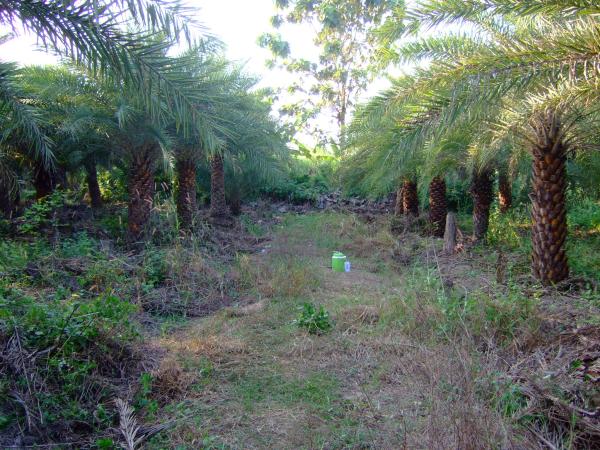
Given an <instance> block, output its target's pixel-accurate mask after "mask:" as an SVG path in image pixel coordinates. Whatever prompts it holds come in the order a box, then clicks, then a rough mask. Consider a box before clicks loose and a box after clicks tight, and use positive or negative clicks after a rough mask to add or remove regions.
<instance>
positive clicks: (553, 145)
mask: <svg viewBox="0 0 600 450" xmlns="http://www.w3.org/2000/svg"><path fill="white" fill-rule="evenodd" d="M530 127H531V130H532V133H533V136H534V141H533V142H532V145H531V153H532V155H533V174H532V178H533V181H532V183H533V189H532V193H531V201H532V208H531V214H532V218H533V221H532V222H533V227H532V246H533V258H532V259H533V274H534V275H535V276H536V277H537V278H538V279H540V281H542V283H557V282H559V281H562V280H564V279H565V278H567V277H568V276H569V266H568V263H567V255H566V250H565V240H566V237H567V208H566V205H565V191H566V187H567V177H566V162H567V144H566V142H565V138H564V133H565V129H564V128H565V127H564V125H563V123H562V118H561V117H560V114H558V113H557V112H556V111H555V110H553V109H547V110H546V111H543V112H540V113H539V114H537V115H536V116H534V117H533V118H532V119H531V121H530Z"/></svg>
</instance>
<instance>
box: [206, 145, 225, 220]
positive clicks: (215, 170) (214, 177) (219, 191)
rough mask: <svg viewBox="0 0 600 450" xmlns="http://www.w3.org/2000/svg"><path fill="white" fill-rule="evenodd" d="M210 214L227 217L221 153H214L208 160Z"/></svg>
mask: <svg viewBox="0 0 600 450" xmlns="http://www.w3.org/2000/svg"><path fill="white" fill-rule="evenodd" d="M210 166H211V175H210V216H211V217H213V218H227V217H229V213H228V211H227V203H226V202H225V169H224V167H223V155H219V154H215V155H214V156H213V157H212V158H211V160H210Z"/></svg>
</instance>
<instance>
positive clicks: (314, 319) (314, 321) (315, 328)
mask: <svg viewBox="0 0 600 450" xmlns="http://www.w3.org/2000/svg"><path fill="white" fill-rule="evenodd" d="M299 309H300V311H301V313H300V316H299V317H298V318H297V319H295V320H294V324H296V325H297V326H298V327H299V328H305V329H306V330H307V331H308V332H309V333H310V334H323V333H326V332H328V331H329V330H331V328H332V327H333V325H332V323H331V320H330V318H329V313H328V312H327V311H326V310H325V308H324V307H323V305H319V307H318V308H317V307H316V306H315V305H313V304H312V303H308V302H306V303H304V304H303V305H302V306H301V307H300V308H299Z"/></svg>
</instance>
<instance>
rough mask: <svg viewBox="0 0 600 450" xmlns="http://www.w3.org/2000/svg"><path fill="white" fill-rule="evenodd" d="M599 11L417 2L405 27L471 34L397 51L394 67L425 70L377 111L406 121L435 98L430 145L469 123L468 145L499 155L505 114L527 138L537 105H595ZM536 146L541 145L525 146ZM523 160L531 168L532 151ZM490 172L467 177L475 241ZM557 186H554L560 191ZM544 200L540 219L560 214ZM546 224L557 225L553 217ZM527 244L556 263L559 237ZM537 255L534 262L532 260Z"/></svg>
mask: <svg viewBox="0 0 600 450" xmlns="http://www.w3.org/2000/svg"><path fill="white" fill-rule="evenodd" d="M599 11H600V8H599V7H598V5H596V4H593V2H583V3H582V2H577V1H574V0H573V1H565V2H554V1H551V2H545V1H541V0H527V1H519V2H507V1H505V0H489V1H488V0H485V1H484V0H474V1H469V2H458V1H453V0H446V1H445V0H425V1H421V2H419V3H418V4H417V5H416V6H415V7H414V8H412V10H411V11H410V12H409V14H408V16H409V18H410V19H411V21H412V24H411V26H409V27H408V28H409V29H411V30H413V31H418V30H422V29H423V28H425V27H430V26H437V25H440V24H448V23H453V22H464V21H467V22H470V23H471V24H472V26H473V32H472V33H469V34H468V35H464V34H460V35H458V34H452V33H450V34H448V33H446V34H441V35H439V34H438V35H435V34H434V35H433V36H432V37H427V38H424V39H416V40H414V41H411V42H410V43H408V44H406V45H403V46H402V47H401V48H400V49H399V51H398V57H399V59H400V60H405V61H415V60H423V59H428V60H430V64H429V66H428V67H426V68H424V69H417V70H416V71H415V75H414V76H413V77H412V78H413V80H412V82H411V83H409V84H408V86H407V84H406V83H404V82H403V83H399V84H397V85H396V86H394V88H393V90H394V89H395V91H396V93H395V94H394V93H393V92H390V93H389V95H387V97H388V98H387V100H386V101H385V102H383V103H384V104H385V105H386V106H385V107H384V108H381V110H382V111H385V113H386V114H388V115H392V117H393V116H394V115H396V116H397V117H404V116H405V111H406V110H408V109H410V108H413V109H415V110H422V109H423V108H424V107H425V108H426V109H431V108H430V105H431V103H432V101H433V100H436V101H438V104H439V108H436V113H435V120H434V121H430V123H429V129H428V130H425V133H426V135H427V137H428V139H437V138H438V137H439V136H443V135H444V134H446V133H448V132H451V131H452V130H453V129H456V127H457V124H459V125H460V124H461V123H465V122H470V123H471V124H477V127H476V128H475V129H476V130H477V132H478V133H482V135H483V137H480V136H476V137H477V139H473V140H474V142H475V141H478V142H479V143H480V144H482V145H484V146H485V147H486V148H485V151H486V152H491V153H496V154H501V149H502V147H503V146H504V145H505V143H506V141H507V136H506V133H503V132H502V131H500V132H498V129H500V130H502V129H504V128H506V127H504V124H503V120H504V119H503V116H504V115H505V114H506V113H507V112H510V111H511V110H521V111H523V110H526V111H529V113H531V114H532V115H531V116H523V115H521V116H520V118H519V119H520V122H518V123H513V126H512V127H511V128H510V132H511V133H512V134H515V135H516V134H520V133H521V132H523V131H526V130H525V129H526V128H527V126H526V124H528V123H530V121H531V120H534V121H535V120H537V119H536V117H538V116H537V114H539V111H545V109H546V108H545V105H549V104H552V103H553V99H556V98H558V97H559V96H562V98H563V99H565V98H569V99H575V100H577V102H578V103H582V101H583V103H585V102H587V103H588V105H589V104H591V103H593V102H594V99H597V97H598V92H599V90H598V86H599V85H600V84H599V83H598V80H599V77H598V76H599V75H600V71H598V70H597V65H596V64H595V61H596V60H597V58H598V57H599V56H600V46H599V45H598V40H597V39H596V37H597V35H598V31H599V29H600V23H599V22H598V20H597V13H598V12H599ZM537 19H541V20H537ZM440 100H441V101H440ZM584 100H585V101H584ZM588 108H589V106H588ZM537 129H539V130H544V129H547V127H546V128H544V127H539V126H538V127H537ZM536 145H537V144H536ZM557 145H558V144H557ZM538 147H540V145H537V147H536V146H532V147H531V148H538ZM513 151H514V152H517V153H515V155H516V154H518V148H517V147H513ZM536 151H537V150H536ZM531 156H532V157H533V159H534V161H535V159H536V157H535V154H532V155H531ZM489 159H490V160H492V159H493V158H489ZM557 161H558V160H557ZM492 167H493V166H492ZM492 167H490V166H487V167H486V166H485V165H481V166H480V167H478V170H477V171H475V172H473V175H474V176H473V184H472V186H473V193H474V195H475V201H476V202H480V204H479V206H478V207H477V205H476V211H475V234H476V235H479V236H481V235H482V234H483V230H484V229H485V226H486V223H487V219H486V215H487V210H488V209H489V208H488V206H487V205H488V204H489V202H490V201H491V200H490V199H491V188H490V186H491V183H490V178H491V174H492V172H491V168H492ZM544 170H551V171H552V172H553V174H552V177H553V179H555V180H559V179H561V176H560V175H559V172H560V170H561V166H560V164H558V163H556V165H555V166H551V167H550V166H549V167H546V168H545V169H544ZM546 173H547V172H542V171H541V170H539V169H536V167H535V166H534V168H533V172H532V176H533V180H532V184H533V185H534V186H540V184H543V183H542V180H541V179H539V177H542V176H543V174H546ZM557 186H558V184H556V185H555V186H554V188H553V189H555V190H556V189H559V188H558V187H557ZM536 195H537V196H538V197H539V194H536V193H535V192H534V193H533V196H534V197H535V196H536ZM542 197H543V201H544V202H550V203H549V204H544V205H538V206H537V207H539V208H540V209H539V211H540V212H544V213H546V211H558V210H560V207H561V206H560V202H561V196H560V195H557V196H556V197H554V196H547V195H546V196H545V197H544V196H542ZM539 201H540V202H541V201H542V200H539ZM554 202H558V203H557V204H555V203H554ZM557 214H558V213H557ZM546 219H548V217H546ZM546 219H542V216H541V215H540V214H538V213H535V214H534V215H533V217H532V221H533V229H534V230H535V229H538V228H539V227H542V228H543V227H546V226H547V225H546V223H545V222H540V220H546ZM552 220H554V221H560V220H562V219H560V214H559V216H558V217H553V218H552ZM532 242H533V246H534V249H533V253H534V255H544V254H545V255H546V256H545V258H549V255H548V253H547V252H548V251H547V250H545V248H546V247H544V246H548V248H553V249H554V251H556V252H558V253H556V255H558V256H556V255H555V257H556V258H558V259H559V260H561V258H562V257H561V256H560V255H562V253H561V252H562V251H564V239H563V235H562V232H559V231H557V232H553V233H550V232H548V231H547V230H546V234H545V237H544V239H539V238H537V237H535V238H534V239H533V240H532ZM550 243H551V244H550ZM536 258H538V257H537V256H534V260H535V259H536ZM564 265H565V266H566V261H565V262H564ZM566 273H567V271H566V270H562V269H561V270H559V269H558V268H556V267H555V268H552V267H551V266H550V265H548V264H542V265H538V268H537V269H535V268H534V275H535V276H536V277H538V278H539V279H540V280H541V281H542V282H544V283H549V282H556V281H560V279H561V278H562V277H565V276H566Z"/></svg>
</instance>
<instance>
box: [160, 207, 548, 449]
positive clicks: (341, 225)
mask: <svg viewBox="0 0 600 450" xmlns="http://www.w3.org/2000/svg"><path fill="white" fill-rule="evenodd" d="M388 229H389V227H387V226H382V224H381V223H374V224H368V223H363V222H362V221H360V220H359V219H358V218H356V217H355V216H348V215H342V214H312V215H305V216H287V217H286V218H285V219H284V221H283V223H282V224H281V225H277V226H276V229H275V230H274V232H273V236H272V239H271V240H270V241H268V242H267V243H265V244H263V245H264V248H263V251H260V252H258V253H256V254H252V255H245V256H240V257H239V258H238V259H237V269H236V270H237V272H238V273H237V278H238V283H239V285H240V286H241V287H242V288H243V291H244V295H245V297H246V298H252V299H253V302H252V303H251V304H250V305H249V306H240V307H233V308H227V309H225V310H222V311H220V312H218V313H217V314H215V315H213V316H210V317H207V318H204V319H197V320H194V321H191V322H190V323H188V324H186V325H185V326H183V327H182V328H179V329H177V330H175V331H174V332H173V333H171V334H166V335H164V336H162V337H160V338H157V339H156V340H155V342H153V343H152V345H154V346H157V347H160V348H162V349H166V351H167V357H166V358H165V361H164V362H163V364H162V366H161V369H160V372H159V374H158V376H157V386H158V389H159V390H162V391H164V392H165V397H166V398H169V399H170V401H169V402H167V404H166V405H164V407H162V408H161V410H160V411H159V413H158V414H159V415H160V418H161V420H163V421H164V420H168V419H171V418H179V419H181V420H180V421H179V422H178V425H177V426H176V427H174V428H172V429H171V430H169V431H167V432H165V433H162V434H161V435H159V436H158V437H156V438H154V439H153V440H152V441H151V443H150V445H149V448H155V449H159V448H179V449H197V448H207V449H208V448H211V449H212V448H214V449H217V448H219V449H221V448H222V449H229V448H231V449H254V448H256V449H363V448H373V449H399V448H410V449H413V448H424V449H425V448H427V449H431V448H461V449H476V448H477V449H478V448H518V447H519V446H524V445H525V443H526V442H525V441H523V440H522V439H520V438H516V437H515V434H514V433H513V427H512V425H511V420H510V417H509V416H510V415H511V414H512V409H510V408H515V410H516V409H518V408H519V407H520V406H522V405H520V403H519V402H522V397H520V396H519V395H517V394H515V395H514V396H510V395H509V396H508V397H506V398H504V397H503V396H504V395H505V392H507V389H508V390H510V386H508V387H507V386H506V385H505V384H503V383H505V382H504V381H502V380H503V379H502V377H498V373H499V372H501V371H503V370H507V367H508V366H509V365H510V364H509V363H508V362H507V361H506V360H504V359H503V358H504V356H503V355H505V352H504V350H503V349H504V348H505V347H506V346H507V345H508V344H509V343H510V342H512V340H513V339H514V336H516V335H517V334H518V333H517V330H518V332H519V333H521V331H522V330H524V329H529V330H530V331H531V332H532V333H533V332H535V330H537V329H539V324H538V322H536V321H535V320H532V317H533V316H532V311H534V310H535V308H534V307H533V306H532V304H531V302H530V301H529V300H528V299H527V298H524V297H522V296H518V295H517V294H514V295H513V294H511V293H510V291H508V292H509V293H508V294H506V295H505V296H503V297H502V298H500V299H498V298H496V297H493V295H492V294H491V293H490V292H487V293H486V290H485V289H488V291H490V290H493V289H497V287H494V286H492V284H493V283H492V281H490V280H491V279H492V278H493V275H492V271H491V268H490V267H491V266H490V267H487V266H486V258H485V257H480V258H478V260H477V261H476V262H475V263H473V262H472V261H471V262H469V263H464V261H463V263H458V262H456V261H448V260H442V261H441V262H440V258H441V257H440V256H439V255H438V252H439V246H440V245H441V243H440V242H435V243H434V242H433V241H432V240H431V239H430V238H419V237H417V236H413V235H410V236H407V237H405V238H404V240H403V241H401V242H400V241H398V240H397V239H396V238H395V237H394V236H392V235H391V234H390V232H389V231H387V230H388ZM333 250H341V251H344V252H345V253H346V254H348V255H350V258H351V260H352V263H353V270H352V272H351V273H349V274H337V273H333V272H332V271H331V270H330V269H329V262H330V259H329V258H330V255H331V252H332V251H333ZM488 260H489V258H488ZM488 269H489V270H488ZM490 286H492V287H491V288H490ZM467 289H468V290H469V292H468V295H467V294H465V292H466V291H467ZM306 301H308V302H312V303H314V304H318V305H323V306H324V307H325V308H326V310H327V311H329V312H330V313H331V316H332V318H333V323H334V327H333V329H332V331H331V332H329V333H326V334H324V335H320V336H315V335H310V334H308V333H306V332H304V331H303V330H301V329H299V328H298V327H297V326H295V325H294V324H293V323H292V321H293V319H294V318H296V317H297V316H298V308H299V306H301V305H302V303H303V302H306ZM486 346H487V347H486ZM496 347H497V348H496ZM482 349H486V350H485V351H481V350H482ZM490 349H492V350H494V351H490ZM506 408H509V414H506ZM502 411H504V412H505V414H504V415H503V414H502ZM523 439H525V438H523ZM525 446H526V445H525ZM534 448H535V447H534Z"/></svg>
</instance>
